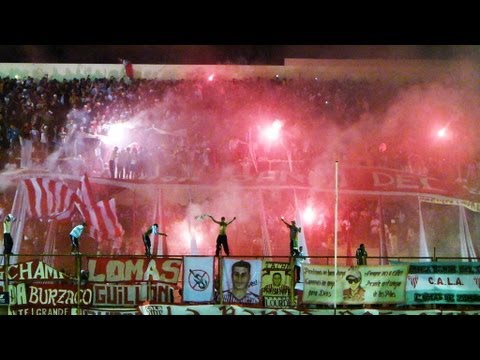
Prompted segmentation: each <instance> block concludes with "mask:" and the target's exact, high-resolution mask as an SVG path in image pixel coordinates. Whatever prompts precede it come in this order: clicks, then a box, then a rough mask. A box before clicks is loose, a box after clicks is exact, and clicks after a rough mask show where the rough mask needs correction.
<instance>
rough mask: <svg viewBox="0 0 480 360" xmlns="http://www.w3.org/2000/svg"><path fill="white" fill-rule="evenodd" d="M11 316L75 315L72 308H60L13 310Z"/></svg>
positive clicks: (9, 312) (10, 312) (10, 311)
mask: <svg viewBox="0 0 480 360" xmlns="http://www.w3.org/2000/svg"><path fill="white" fill-rule="evenodd" d="M8 314H9V315H75V314H74V313H73V312H72V308H69V307H59V308H23V309H12V308H10V310H9V311H8Z"/></svg>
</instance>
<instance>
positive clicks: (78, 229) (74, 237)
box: [70, 221, 87, 255]
mask: <svg viewBox="0 0 480 360" xmlns="http://www.w3.org/2000/svg"><path fill="white" fill-rule="evenodd" d="M86 227H87V223H86V222H85V221H84V222H83V223H81V224H80V225H77V226H75V227H74V228H73V229H72V231H70V241H71V242H72V251H71V254H72V255H79V254H80V246H79V245H78V238H79V237H80V235H82V232H83V230H84V229H85V228H86Z"/></svg>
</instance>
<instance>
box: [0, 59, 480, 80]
mask: <svg viewBox="0 0 480 360" xmlns="http://www.w3.org/2000/svg"><path fill="white" fill-rule="evenodd" d="M133 69H134V73H135V77H137V78H144V79H154V78H158V79H163V80H175V79H194V78H205V79H206V78H207V77H208V76H209V75H210V74H215V76H216V77H217V78H227V79H232V78H234V79H244V78H256V77H262V78H270V79H271V78H274V77H275V75H279V76H280V78H282V79H283V78H288V79H299V78H309V79H312V78H315V77H317V78H319V79H324V80H330V79H339V80H343V79H352V80H361V79H365V80H369V81H375V80H379V81H390V82H405V81H412V80H415V81H418V80H425V81H432V80H436V79H445V78H452V79H457V80H458V79H462V80H472V79H473V80H478V79H480V77H479V70H478V64H473V63H471V62H468V61H445V60H375V59H373V60H363V59H359V60H318V59H286V60H285V66H263V65H260V66H249V65H145V64H134V65H133ZM45 74H48V75H49V77H50V78H52V79H57V80H60V81H61V80H63V79H64V78H65V79H68V80H70V79H73V78H82V77H87V76H88V75H89V76H90V77H92V78H98V77H107V78H109V77H114V78H121V77H123V76H125V70H124V67H123V65H122V64H31V63H0V76H1V77H5V76H10V77H15V76H18V77H20V78H25V77H27V76H32V77H33V78H37V79H39V78H41V77H42V76H44V75H45Z"/></svg>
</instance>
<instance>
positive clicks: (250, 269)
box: [222, 259, 262, 304]
mask: <svg viewBox="0 0 480 360" xmlns="http://www.w3.org/2000/svg"><path fill="white" fill-rule="evenodd" d="M222 272H223V279H222V286H223V294H222V296H223V303H224V304H259V303H260V286H261V278H262V260H241V259H223V268H222Z"/></svg>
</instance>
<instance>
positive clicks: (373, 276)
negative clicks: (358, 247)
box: [303, 264, 408, 304]
mask: <svg viewBox="0 0 480 360" xmlns="http://www.w3.org/2000/svg"><path fill="white" fill-rule="evenodd" d="M407 273H408V264H399V265H385V266H352V267H345V266H339V267H338V268H337V276H336V277H335V271H334V267H333V266H323V265H308V264H305V265H304V276H305V283H304V292H303V302H304V303H306V304H333V303H337V304H399V303H403V302H405V285H406V278H407Z"/></svg>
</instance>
